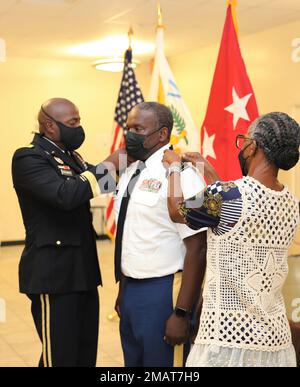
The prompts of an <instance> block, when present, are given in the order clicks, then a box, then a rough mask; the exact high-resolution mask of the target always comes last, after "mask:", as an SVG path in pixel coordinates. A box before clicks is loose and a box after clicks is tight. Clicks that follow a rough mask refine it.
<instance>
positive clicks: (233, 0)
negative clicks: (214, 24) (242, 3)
mask: <svg viewBox="0 0 300 387" xmlns="http://www.w3.org/2000/svg"><path fill="white" fill-rule="evenodd" d="M237 3H238V2H237V0H227V6H231V13H232V19H233V23H234V27H235V30H236V33H237V35H238V34H239V26H238V22H237V16H236V7H237Z"/></svg>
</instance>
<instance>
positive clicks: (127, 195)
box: [115, 161, 146, 282]
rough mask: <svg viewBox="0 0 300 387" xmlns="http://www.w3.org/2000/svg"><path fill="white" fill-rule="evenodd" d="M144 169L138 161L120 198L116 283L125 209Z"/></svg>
mask: <svg viewBox="0 0 300 387" xmlns="http://www.w3.org/2000/svg"><path fill="white" fill-rule="evenodd" d="M145 168H146V165H145V163H144V162H143V161H140V162H139V164H138V166H137V169H136V171H135V173H134V174H133V175H132V177H131V179H130V181H129V183H128V185H127V188H126V190H125V193H124V196H123V198H122V202H121V207H120V212H119V217H118V226H117V236H116V244H115V278H116V282H119V281H120V279H121V274H122V272H121V258H122V239H123V231H124V224H125V219H126V213H127V208H128V204H129V200H130V195H131V193H132V191H133V188H134V186H135V185H136V183H137V181H138V177H139V175H140V173H141V172H142V170H143V169H145Z"/></svg>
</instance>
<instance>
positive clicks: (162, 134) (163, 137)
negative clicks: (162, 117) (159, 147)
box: [160, 127, 169, 142]
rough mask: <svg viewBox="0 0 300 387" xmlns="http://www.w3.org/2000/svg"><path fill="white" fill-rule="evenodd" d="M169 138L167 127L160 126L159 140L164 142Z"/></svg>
mask: <svg viewBox="0 0 300 387" xmlns="http://www.w3.org/2000/svg"><path fill="white" fill-rule="evenodd" d="M168 138H169V130H168V128H165V127H164V128H162V129H161V132H160V141H161V142H165V141H166V140H167V139H168Z"/></svg>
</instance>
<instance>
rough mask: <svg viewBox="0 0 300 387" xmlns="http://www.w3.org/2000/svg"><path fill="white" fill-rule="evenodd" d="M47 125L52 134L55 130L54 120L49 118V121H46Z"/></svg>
mask: <svg viewBox="0 0 300 387" xmlns="http://www.w3.org/2000/svg"><path fill="white" fill-rule="evenodd" d="M45 127H46V130H47V132H49V133H51V134H52V133H53V132H54V124H53V122H52V121H50V120H47V121H46V122H45Z"/></svg>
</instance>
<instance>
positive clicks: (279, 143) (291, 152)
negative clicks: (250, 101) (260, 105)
mask: <svg viewBox="0 0 300 387" xmlns="http://www.w3.org/2000/svg"><path fill="white" fill-rule="evenodd" d="M249 135H250V137H251V138H253V139H255V140H257V143H258V146H260V147H261V148H262V150H263V152H264V154H265V156H266V158H267V159H268V160H269V162H270V163H272V164H274V165H275V166H276V167H278V168H280V169H283V170H285V171H288V170H289V169H291V168H293V167H294V166H295V165H296V164H297V163H298V161H299V146H300V127H299V124H298V123H297V122H296V121H295V120H294V119H293V118H291V117H290V116H289V115H288V114H286V113H280V112H274V113H268V114H265V115H263V116H261V117H259V118H257V119H256V120H255V121H254V122H253V124H252V125H251V126H250V128H249Z"/></svg>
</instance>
